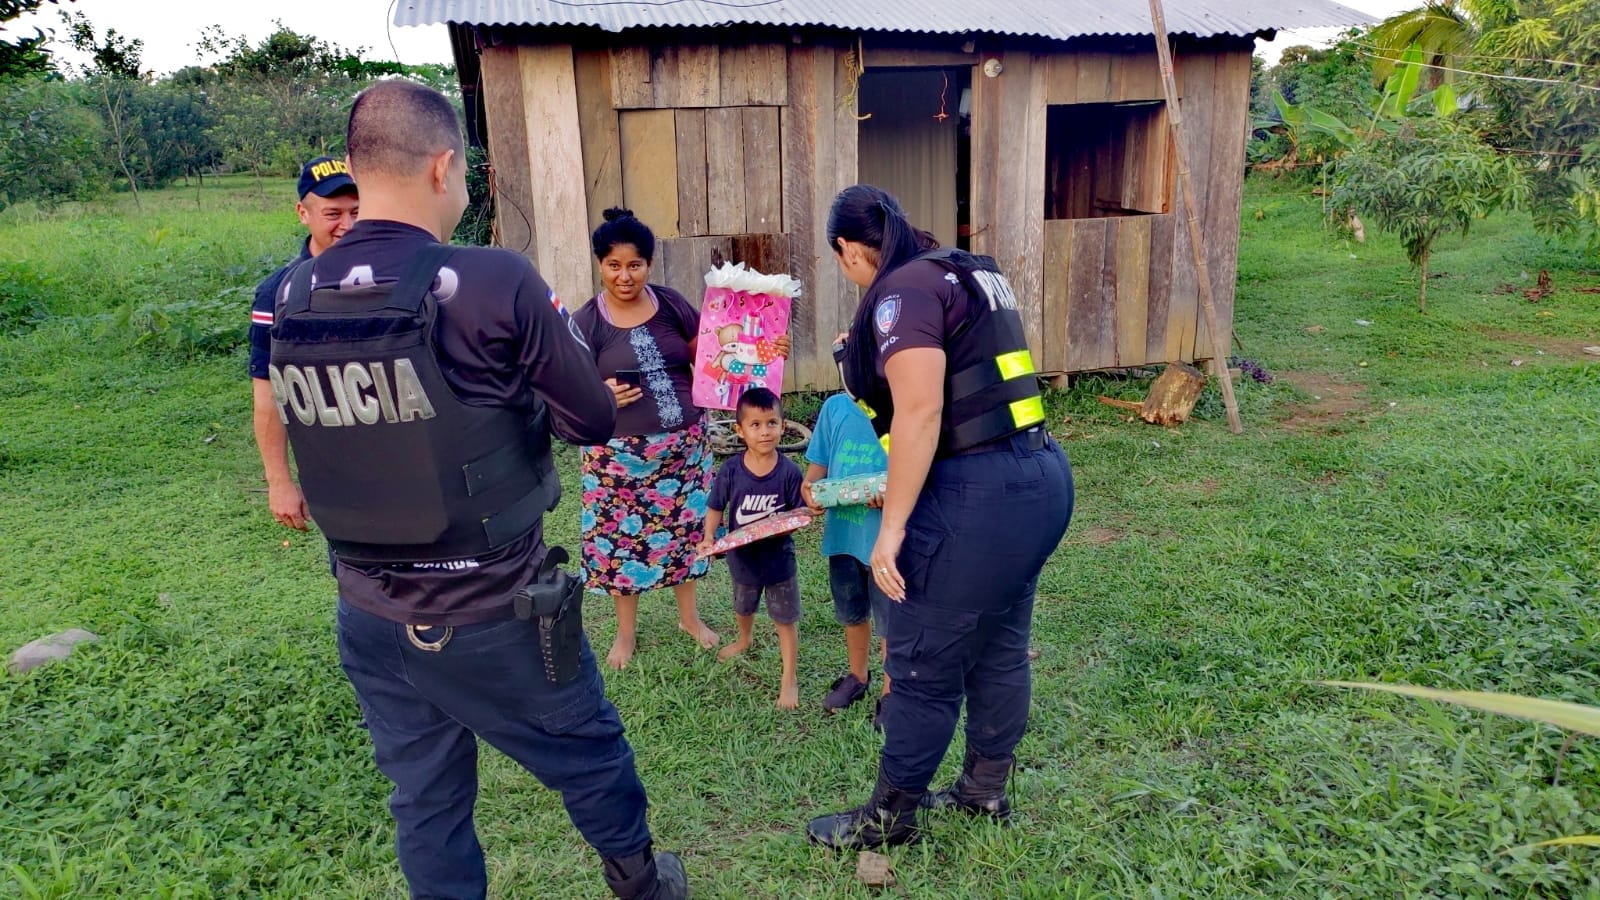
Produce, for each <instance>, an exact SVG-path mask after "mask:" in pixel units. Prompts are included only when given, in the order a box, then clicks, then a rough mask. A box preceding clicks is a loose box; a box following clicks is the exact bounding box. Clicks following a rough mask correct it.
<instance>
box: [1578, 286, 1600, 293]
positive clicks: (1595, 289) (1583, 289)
mask: <svg viewBox="0 0 1600 900" xmlns="http://www.w3.org/2000/svg"><path fill="white" fill-rule="evenodd" d="M1572 292H1573V293H1574V294H1600V287H1581V288H1573V289H1572Z"/></svg>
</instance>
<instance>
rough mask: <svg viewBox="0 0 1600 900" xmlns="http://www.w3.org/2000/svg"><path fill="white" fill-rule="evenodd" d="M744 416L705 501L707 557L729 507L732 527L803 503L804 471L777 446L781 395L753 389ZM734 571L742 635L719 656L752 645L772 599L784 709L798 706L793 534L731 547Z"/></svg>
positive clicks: (744, 400)
mask: <svg viewBox="0 0 1600 900" xmlns="http://www.w3.org/2000/svg"><path fill="white" fill-rule="evenodd" d="M736 414H737V415H738V417H739V420H738V424H737V425H736V426H735V430H736V431H737V432H738V435H739V438H740V440H743V441H744V446H745V451H744V452H743V453H741V454H739V455H738V456H735V457H733V458H732V459H730V460H728V461H727V462H726V463H723V465H722V468H721V469H719V470H718V471H717V477H716V479H715V480H714V481H713V482H712V483H711V497H710V499H709V500H707V502H706V523H705V539H704V541H703V542H702V543H701V544H700V547H699V552H700V555H701V556H706V555H708V554H709V553H710V552H711V545H712V544H713V543H714V542H715V539H716V533H717V526H718V525H721V524H722V522H723V514H724V512H725V511H726V512H727V516H728V525H729V527H730V529H734V528H743V527H745V526H747V525H751V524H754V523H756V522H759V521H761V520H763V519H766V518H768V517H770V516H775V515H778V514H779V513H783V512H788V511H790V510H795V509H802V508H804V507H805V500H804V499H803V498H802V497H801V494H800V483H801V481H803V480H804V475H803V474H802V473H801V471H800V467H799V466H798V465H796V464H795V463H794V461H793V460H790V459H789V458H788V457H786V456H784V455H783V454H781V453H779V452H778V439H779V438H780V437H782V436H783V408H782V406H781V405H780V404H779V402H778V395H776V394H774V393H773V392H772V391H770V390H768V389H766V388H752V389H750V390H748V391H745V392H744V394H743V395H741V396H740V397H739V408H738V410H737V411H736ZM728 573H729V574H730V575H732V576H733V613H734V616H735V617H736V618H737V619H738V623H739V637H738V638H737V639H736V640H734V642H733V643H731V644H729V645H728V646H726V647H723V648H722V651H721V652H720V653H719V654H718V655H717V658H718V659H721V660H724V661H726V660H729V659H732V658H733V657H735V656H738V655H739V654H741V653H743V652H744V651H746V650H748V649H750V632H751V630H752V629H753V628H754V626H755V615H756V608H757V607H759V606H760V605H761V597H762V595H763V594H764V595H765V596H766V598H767V615H769V616H771V617H772V623H773V625H775V626H776V627H777V630H778V648H779V652H780V653H781V654H782V656H783V686H782V687H781V688H780V689H779V691H778V708H779V709H795V708H796V707H798V706H799V705H800V687H799V683H798V681H797V680H796V677H795V666H796V662H797V660H798V658H799V656H800V630H799V628H798V626H797V624H796V623H798V622H799V621H800V582H799V580H798V579H797V578H796V577H795V574H796V573H795V561H794V538H792V537H790V536H789V535H786V534H785V535H780V536H778V537H771V538H767V539H765V540H760V541H756V542H755V543H752V544H747V545H745V546H743V547H740V548H738V549H735V550H730V551H728Z"/></svg>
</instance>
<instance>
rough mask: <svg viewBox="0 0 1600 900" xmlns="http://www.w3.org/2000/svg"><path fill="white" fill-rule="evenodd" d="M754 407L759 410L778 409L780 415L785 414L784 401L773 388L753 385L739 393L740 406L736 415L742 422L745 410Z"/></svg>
mask: <svg viewBox="0 0 1600 900" xmlns="http://www.w3.org/2000/svg"><path fill="white" fill-rule="evenodd" d="M747 409H753V410H756V411H758V412H767V411H768V410H776V411H777V413H778V415H779V416H780V417H782V415H783V401H782V400H779V399H778V395H777V394H774V393H773V392H772V389H771V388H764V387H753V388H750V389H749V390H747V391H745V392H744V393H742V394H740V395H739V408H738V409H737V410H736V411H735V412H734V416H735V417H736V418H737V419H738V420H739V421H741V422H743V421H744V411H745V410H747Z"/></svg>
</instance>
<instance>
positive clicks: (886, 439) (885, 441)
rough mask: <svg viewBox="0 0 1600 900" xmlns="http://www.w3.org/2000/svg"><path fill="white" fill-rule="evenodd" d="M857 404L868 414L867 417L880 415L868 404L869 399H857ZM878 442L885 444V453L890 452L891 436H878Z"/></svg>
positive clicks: (874, 417)
mask: <svg viewBox="0 0 1600 900" xmlns="http://www.w3.org/2000/svg"><path fill="white" fill-rule="evenodd" d="M856 406H857V407H859V408H860V410H861V411H862V412H864V413H866V414H867V418H868V419H876V418H877V417H878V411H877V410H875V409H873V408H872V407H870V406H868V405H867V401H865V400H856ZM878 443H879V444H882V445H883V452H884V455H888V453H889V436H888V435H887V434H886V435H884V436H883V437H881V438H878Z"/></svg>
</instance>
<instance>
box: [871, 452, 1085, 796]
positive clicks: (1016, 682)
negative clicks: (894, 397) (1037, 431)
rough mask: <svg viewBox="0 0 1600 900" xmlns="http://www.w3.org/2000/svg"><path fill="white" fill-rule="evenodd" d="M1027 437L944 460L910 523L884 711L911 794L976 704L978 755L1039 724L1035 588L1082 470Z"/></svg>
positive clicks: (899, 775) (889, 745)
mask: <svg viewBox="0 0 1600 900" xmlns="http://www.w3.org/2000/svg"><path fill="white" fill-rule="evenodd" d="M1037 442H1038V437H1037V436H1034V438H1033V439H1032V442H1031V443H1030V438H1029V436H1027V435H1025V434H1024V435H1018V436H1015V437H1013V438H1011V439H1009V440H1007V441H1001V442H997V445H996V446H995V447H994V448H992V449H986V450H982V451H979V452H973V453H968V454H965V455H962V456H955V457H950V458H947V459H941V460H937V461H935V462H934V464H933V467H932V469H931V470H930V471H929V473H928V480H927V482H926V484H925V485H924V487H923V490H922V495H921V497H919V498H918V500H917V506H916V508H915V510H914V511H913V512H912V514H911V518H910V520H909V521H908V522H907V523H906V536H905V542H904V543H903V544H902V545H901V548H900V557H899V560H898V562H899V566H900V573H901V574H902V575H903V576H904V577H905V580H906V599H905V601H904V602H902V603H890V604H888V606H889V609H888V616H887V622H886V623H885V625H886V627H885V633H884V637H885V638H886V639H887V640H888V642H889V661H888V665H887V668H888V672H889V675H890V676H891V677H892V678H893V679H894V688H893V690H892V691H891V692H890V694H889V699H888V701H887V702H886V703H885V705H884V726H883V730H884V745H883V775H884V777H885V778H887V779H888V781H889V783H890V784H892V785H894V786H895V787H897V788H900V789H901V790H905V791H911V792H919V791H922V790H925V789H926V788H927V787H928V783H929V782H930V781H932V780H933V775H934V773H935V772H936V771H937V770H938V768H939V763H940V761H941V760H943V759H944V754H945V751H946V749H948V748H949V746H950V740H951V738H952V737H953V736H954V735H955V729H956V720H957V719H958V718H959V716H960V713H961V706H962V702H963V701H965V702H966V707H967V728H966V731H967V747H968V748H969V749H971V750H973V751H976V752H977V753H978V754H980V755H982V756H985V757H989V758H991V759H992V758H999V757H1005V756H1009V755H1011V753H1012V751H1013V749H1014V748H1015V747H1016V746H1017V742H1018V741H1020V740H1021V739H1022V734H1023V732H1024V731H1025V730H1026V729H1027V725H1028V702H1029V697H1030V693H1031V690H1032V682H1031V677H1030V672H1029V664H1028V640H1029V636H1030V635H1031V633H1032V627H1033V598H1034V589H1035V587H1036V586H1037V584H1038V580H1039V571H1040V570H1041V569H1042V568H1043V567H1044V563H1045V560H1047V559H1049V557H1050V554H1051V552H1053V551H1054V550H1055V548H1056V545H1058V544H1059V543H1060V542H1061V537H1062V535H1063V534H1064V533H1065V532H1066V528H1067V521H1068V520H1069V519H1071V518H1072V502H1073V488H1072V467H1071V466H1070V465H1069V464H1068V462H1067V456H1066V454H1065V453H1063V452H1062V451H1061V448H1060V447H1059V446H1057V445H1056V443H1055V442H1054V441H1053V440H1050V439H1048V438H1046V439H1045V440H1044V441H1043V446H1041V447H1039V448H1038V449H1030V447H1031V446H1032V443H1037Z"/></svg>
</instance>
